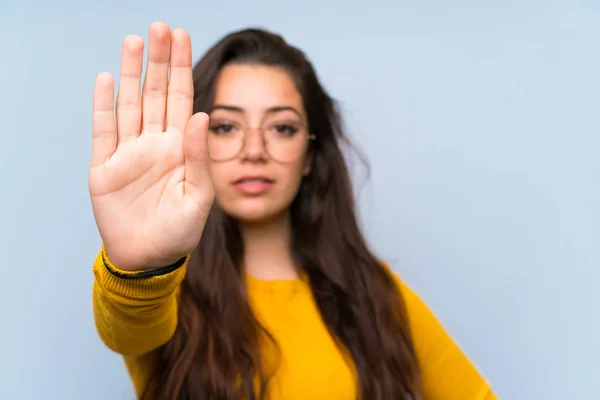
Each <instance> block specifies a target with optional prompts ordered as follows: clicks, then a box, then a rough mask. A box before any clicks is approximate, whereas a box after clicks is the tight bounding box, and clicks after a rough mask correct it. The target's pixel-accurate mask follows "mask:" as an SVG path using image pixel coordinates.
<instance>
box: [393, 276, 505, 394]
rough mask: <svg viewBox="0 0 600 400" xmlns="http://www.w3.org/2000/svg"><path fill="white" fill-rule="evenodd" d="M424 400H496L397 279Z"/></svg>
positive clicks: (423, 305) (424, 307) (430, 315)
mask: <svg viewBox="0 0 600 400" xmlns="http://www.w3.org/2000/svg"><path fill="white" fill-rule="evenodd" d="M396 279H397V282H398V283H399V286H400V290H401V293H402V295H403V298H404V302H405V304H406V308H407V312H408V318H409V321H410V324H411V333H412V337H413V341H414V345H415V350H416V353H417V358H418V361H419V366H420V368H421V377H422V383H423V391H424V395H425V399H427V400H497V397H496V395H495V394H494V392H493V391H492V388H491V387H490V385H489V383H488V382H487V381H486V379H485V378H484V377H483V376H482V375H481V374H480V373H479V371H478V370H477V368H476V366H475V365H474V364H473V363H472V362H471V360H469V358H468V357H467V355H466V354H465V353H464V352H463V351H462V350H461V349H460V347H459V346H458V345H457V344H456V342H455V341H454V340H453V338H452V337H451V336H450V335H449V333H448V332H447V331H446V329H445V328H444V326H443V325H442V324H441V322H440V321H439V320H438V319H437V317H436V316H435V314H434V313H433V312H432V311H431V310H430V308H429V307H428V306H427V304H426V303H425V302H424V301H423V300H422V299H421V298H420V297H419V296H418V295H417V294H416V293H415V292H414V291H413V290H412V289H411V288H410V287H409V286H408V285H406V284H405V283H404V282H402V281H401V280H400V279H399V277H398V276H396Z"/></svg>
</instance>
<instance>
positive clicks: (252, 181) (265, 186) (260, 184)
mask: <svg viewBox="0 0 600 400" xmlns="http://www.w3.org/2000/svg"><path fill="white" fill-rule="evenodd" d="M274 182H275V181H274V180H272V179H270V178H267V177H266V176H244V177H242V178H240V179H238V180H236V181H235V182H233V185H234V186H235V187H236V189H237V190H239V191H240V192H241V193H243V194H245V195H251V196H256V195H260V194H263V193H265V192H267V191H268V190H269V189H270V188H271V186H272V185H273V183H274Z"/></svg>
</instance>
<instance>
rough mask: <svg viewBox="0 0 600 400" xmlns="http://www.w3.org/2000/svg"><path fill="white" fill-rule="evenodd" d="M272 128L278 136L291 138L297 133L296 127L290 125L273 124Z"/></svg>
mask: <svg viewBox="0 0 600 400" xmlns="http://www.w3.org/2000/svg"><path fill="white" fill-rule="evenodd" d="M273 128H274V129H275V131H276V132H277V133H278V134H280V135H283V136H292V135H294V134H295V133H296V132H298V127H296V126H294V125H291V124H275V125H274V126H273Z"/></svg>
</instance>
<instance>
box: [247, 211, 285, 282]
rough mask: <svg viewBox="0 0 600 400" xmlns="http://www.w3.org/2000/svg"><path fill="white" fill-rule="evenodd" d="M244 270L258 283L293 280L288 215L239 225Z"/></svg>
mask: <svg viewBox="0 0 600 400" xmlns="http://www.w3.org/2000/svg"><path fill="white" fill-rule="evenodd" d="M240 231H241V234H242V239H243V240H244V270H245V272H246V273H247V274H248V275H250V276H252V277H254V278H256V279H260V280H278V279H294V278H296V276H297V270H296V266H295V263H294V261H293V259H292V254H291V250H290V246H291V229H290V217H289V213H284V214H282V215H280V216H278V217H275V218H273V219H271V220H268V221H263V222H260V223H241V224H240Z"/></svg>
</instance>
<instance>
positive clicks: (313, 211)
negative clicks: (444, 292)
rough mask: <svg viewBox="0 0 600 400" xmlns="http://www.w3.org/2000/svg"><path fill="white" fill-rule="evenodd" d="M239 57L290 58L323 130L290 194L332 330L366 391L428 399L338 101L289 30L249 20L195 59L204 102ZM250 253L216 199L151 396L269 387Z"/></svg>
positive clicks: (254, 395)
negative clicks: (363, 219)
mask: <svg viewBox="0 0 600 400" xmlns="http://www.w3.org/2000/svg"><path fill="white" fill-rule="evenodd" d="M230 63H255V64H260V65H268V66H277V67H281V68H284V69H285V70H286V71H288V73H289V74H290V76H292V77H293V79H294V81H295V83H296V85H297V88H298V90H299V92H300V93H301V94H302V97H303V102H304V107H305V110H306V113H307V116H308V124H309V130H310V132H311V133H312V134H314V135H315V136H316V140H315V141H314V142H313V143H312V145H311V146H312V147H311V149H310V151H311V152H312V163H313V165H312V170H311V173H310V174H309V175H308V176H306V177H305V178H304V180H303V182H302V184H301V187H300V189H299V192H298V194H297V196H296V198H295V199H294V201H293V203H292V205H291V223H292V230H293V232H292V251H293V256H294V258H295V260H296V261H297V265H299V266H300V267H301V268H302V269H303V272H304V273H305V274H306V276H307V277H308V280H309V282H310V286H311V289H312V292H313V296H314V299H315V301H316V304H317V306H318V309H319V310H320V313H321V315H322V318H323V320H324V322H325V324H326V326H327V328H328V329H329V332H330V334H331V335H332V337H333V338H334V339H335V340H336V342H337V344H338V346H339V347H340V349H341V350H342V354H345V355H347V357H348V362H349V363H351V364H350V367H351V368H352V369H353V370H354V371H355V372H356V380H357V382H356V384H357V392H358V396H359V398H362V399H367V398H368V399H374V400H384V399H399V398H404V399H421V398H422V393H421V385H420V379H419V369H418V363H417V359H416V355H415V350H414V347H413V343H412V339H411V337H410V330H409V325H408V318H407V315H406V310H405V306H404V302H403V299H402V296H401V294H400V292H399V289H398V287H397V285H396V284H395V281H394V278H393V276H392V275H391V273H390V271H389V270H388V269H387V268H386V267H385V266H384V265H383V264H382V262H381V261H380V260H378V259H377V258H376V257H375V256H374V255H373V254H372V253H371V251H370V250H369V248H368V246H367V244H366V241H365V239H364V237H363V236H362V233H361V230H360V227H359V225H358V222H357V217H356V211H355V205H354V200H353V190H352V185H351V180H350V173H349V171H348V168H347V165H346V162H345V158H344V155H343V151H342V146H343V145H344V144H349V141H348V139H347V137H346V136H345V135H344V132H343V127H342V123H341V118H340V115H339V114H340V113H339V110H338V109H337V106H336V103H335V102H334V101H333V99H332V98H331V97H330V96H329V95H328V94H327V92H326V91H325V90H324V88H323V87H322V85H321V84H320V82H319V80H318V78H317V75H316V73H315V70H314V68H313V67H312V65H311V63H310V62H309V61H308V60H307V58H306V57H305V55H304V54H303V53H302V52H301V51H300V50H298V49H297V48H294V47H292V46H290V45H289V44H287V43H286V42H285V41H284V39H283V38H282V37H281V36H279V35H276V34H273V33H271V32H268V31H265V30H262V29H246V30H242V31H238V32H235V33H232V34H230V35H227V36H225V37H224V38H223V39H221V40H220V41H219V42H218V43H217V44H215V45H214V46H213V47H212V48H211V49H210V50H209V51H208V52H207V53H206V55H205V56H204V57H203V58H202V59H201V60H200V61H199V62H198V63H197V64H196V65H195V66H194V71H193V74H194V90H195V98H194V112H199V111H204V112H208V111H209V110H210V108H211V106H212V102H213V98H214V93H215V84H216V80H217V79H216V78H217V75H218V73H219V71H220V70H221V68H222V67H223V66H225V65H227V64H230ZM242 258H243V242H242V238H241V235H240V232H239V230H238V227H237V225H236V222H235V221H233V220H232V219H231V218H230V217H228V216H227V215H225V214H224V213H223V212H222V211H221V210H219V208H218V206H216V205H215V206H214V207H213V210H212V211H211V214H210V216H209V218H208V221H207V224H206V227H205V228H204V232H203V234H202V239H201V240H200V243H199V245H198V248H197V249H196V250H195V252H194V253H193V254H192V257H191V260H190V264H189V266H188V271H187V276H186V278H185V279H184V281H183V283H182V286H181V292H180V306H179V323H178V327H177V330H176V332H175V334H174V336H173V337H172V338H171V339H170V341H169V342H167V343H166V344H165V345H164V346H162V347H161V348H159V349H158V353H159V362H158V367H157V370H156V371H155V374H154V376H153V377H152V379H151V380H150V382H149V384H148V386H147V388H146V391H145V393H144V396H143V398H144V399H207V400H208V399H211V400H212V399H215V400H216V399H219V400H221V399H223V400H225V399H227V400H229V399H240V398H244V399H266V398H267V393H268V392H267V387H268V383H269V372H268V371H267V370H266V368H265V367H264V365H263V361H262V358H261V348H263V346H264V345H265V343H267V341H270V342H273V343H274V342H275V341H274V339H273V338H272V337H271V336H270V335H269V333H268V332H267V331H266V329H264V327H262V326H261V325H260V323H259V321H258V320H257V319H256V318H255V316H254V315H253V313H252V310H251V308H250V305H249V304H248V297H247V291H246V286H245V284H244V277H243V273H242V272H241V268H240V266H241V262H242ZM274 344H275V345H276V343H274Z"/></svg>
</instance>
